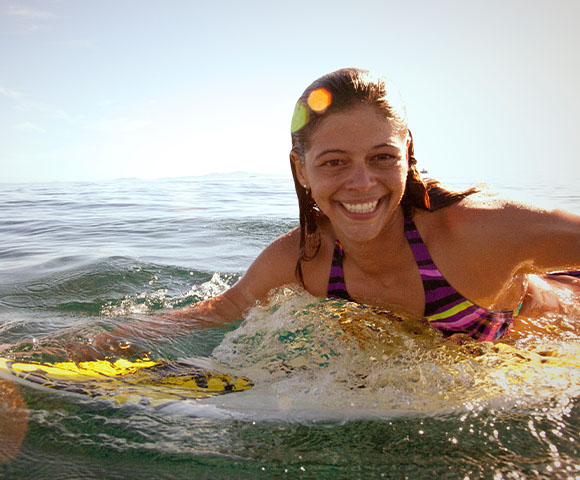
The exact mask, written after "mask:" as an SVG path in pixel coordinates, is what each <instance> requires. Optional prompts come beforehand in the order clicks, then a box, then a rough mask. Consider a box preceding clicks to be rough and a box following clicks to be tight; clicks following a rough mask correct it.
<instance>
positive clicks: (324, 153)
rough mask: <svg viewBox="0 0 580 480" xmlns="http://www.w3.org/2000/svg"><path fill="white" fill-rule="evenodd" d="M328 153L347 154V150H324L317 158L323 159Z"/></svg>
mask: <svg viewBox="0 0 580 480" xmlns="http://www.w3.org/2000/svg"><path fill="white" fill-rule="evenodd" d="M327 153H346V150H341V149H340V148H329V149H328V150H323V151H322V152H320V153H319V154H318V155H316V157H315V158H319V157H322V155H326V154H327Z"/></svg>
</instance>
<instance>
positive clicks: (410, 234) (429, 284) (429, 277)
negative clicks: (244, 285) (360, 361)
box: [327, 218, 580, 341]
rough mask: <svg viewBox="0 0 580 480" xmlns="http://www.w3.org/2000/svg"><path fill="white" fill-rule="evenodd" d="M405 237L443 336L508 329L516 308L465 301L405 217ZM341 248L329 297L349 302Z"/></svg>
mask: <svg viewBox="0 0 580 480" xmlns="http://www.w3.org/2000/svg"><path fill="white" fill-rule="evenodd" d="M405 236H406V237H407V240H408V242H409V246H410V247H411V251H412V252H413V256H414V257H415V261H416V262H417V266H418V267H419V273H420V274H421V280H422V282H423V289H424V291H425V313H424V316H425V318H426V319H427V320H428V321H429V323H430V324H431V325H432V326H433V327H435V328H437V329H438V330H441V331H442V332H443V335H444V336H446V337H447V336H450V335H453V334H455V333H464V334H467V335H470V336H471V337H473V338H475V339H477V340H480V341H493V340H498V339H499V338H501V337H502V336H504V335H505V334H506V333H507V332H508V331H509V329H510V327H511V325H512V321H513V317H515V316H516V315H517V314H518V312H519V309H520V307H518V308H517V310H516V311H515V312H493V311H490V310H486V309H485V308H483V307H480V306H478V305H476V304H475V303H473V302H471V301H469V300H467V299H466V298H465V297H464V296H463V295H461V294H460V293H459V292H458V291H457V290H455V288H453V287H452V286H451V285H450V284H449V282H447V280H445V277H443V275H442V274H441V272H440V271H439V269H438V268H437V266H436V265H435V264H434V263H433V260H432V259H431V255H430V254H429V251H428V250H427V246H426V245H425V244H424V243H423V239H422V238H421V235H420V234H419V230H417V227H416V226H415V223H414V222H413V220H412V219H411V218H406V219H405ZM343 257H344V251H343V249H342V245H341V244H340V242H339V241H338V240H337V241H336V244H335V246H334V253H333V256H332V266H331V268H330V278H329V280H328V293H327V296H328V297H329V298H342V299H345V300H350V301H353V300H352V298H351V297H350V295H349V294H348V291H347V290H346V285H345V283H344V272H343V269H342V259H343ZM549 275H554V276H556V275H570V276H573V277H577V278H580V271H567V272H554V273H550V274H549Z"/></svg>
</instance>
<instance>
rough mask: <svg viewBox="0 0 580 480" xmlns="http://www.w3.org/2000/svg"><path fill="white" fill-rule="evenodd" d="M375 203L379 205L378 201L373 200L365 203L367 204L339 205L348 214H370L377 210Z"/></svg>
mask: <svg viewBox="0 0 580 480" xmlns="http://www.w3.org/2000/svg"><path fill="white" fill-rule="evenodd" d="M377 203H379V201H378V200H375V201H374V202H367V203H343V202H340V204H341V205H342V206H343V207H344V208H346V209H347V210H348V211H349V212H352V213H370V212H372V211H374V209H375V208H377Z"/></svg>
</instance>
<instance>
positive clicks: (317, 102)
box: [308, 88, 332, 113]
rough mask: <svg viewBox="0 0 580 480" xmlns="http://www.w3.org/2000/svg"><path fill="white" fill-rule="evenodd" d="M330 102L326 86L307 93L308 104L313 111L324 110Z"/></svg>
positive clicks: (329, 94) (319, 111) (330, 97)
mask: <svg viewBox="0 0 580 480" xmlns="http://www.w3.org/2000/svg"><path fill="white" fill-rule="evenodd" d="M331 103H332V94H331V93H330V92H329V91H328V90H326V88H318V89H316V90H314V91H313V92H311V93H310V95H308V106H309V107H310V108H311V109H312V110H314V111H315V112H318V113H321V112H324V111H325V110H326V109H327V108H328V107H329V106H330V104H331Z"/></svg>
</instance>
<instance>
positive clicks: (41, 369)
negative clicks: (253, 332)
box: [0, 358, 253, 408]
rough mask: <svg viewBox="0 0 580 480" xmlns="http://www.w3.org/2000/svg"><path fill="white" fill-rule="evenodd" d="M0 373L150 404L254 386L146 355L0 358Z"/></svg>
mask: <svg viewBox="0 0 580 480" xmlns="http://www.w3.org/2000/svg"><path fill="white" fill-rule="evenodd" d="M0 377H2V378H4V379H6V380H13V381H16V382H18V383H21V384H23V385H27V386H30V387H35V388H47V389H52V390H56V391H62V392H68V393H73V394H79V395H85V396H89V397H93V398H99V399H103V400H111V401H113V402H115V403H118V404H121V403H127V402H130V403H136V404H139V405H145V406H150V407H153V408H160V407H164V406H166V405H169V404H171V403H174V402H178V401H182V400H190V399H198V398H205V397H211V396H215V395H223V394H225V393H232V392H241V391H244V390H248V389H250V388H252V386H253V383H252V381H251V380H249V379H248V378H245V377H233V376H230V375H227V374H223V373H218V372H214V371H211V370H207V369H204V368H200V367H197V366H194V365H191V364H189V363H187V362H169V361H165V360H150V359H148V358H145V359H142V360H136V361H130V360H126V359H119V360H116V361H114V362H110V361H107V360H97V361H89V362H79V363H75V362H59V363H36V362H22V361H18V360H11V359H8V358H0Z"/></svg>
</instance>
